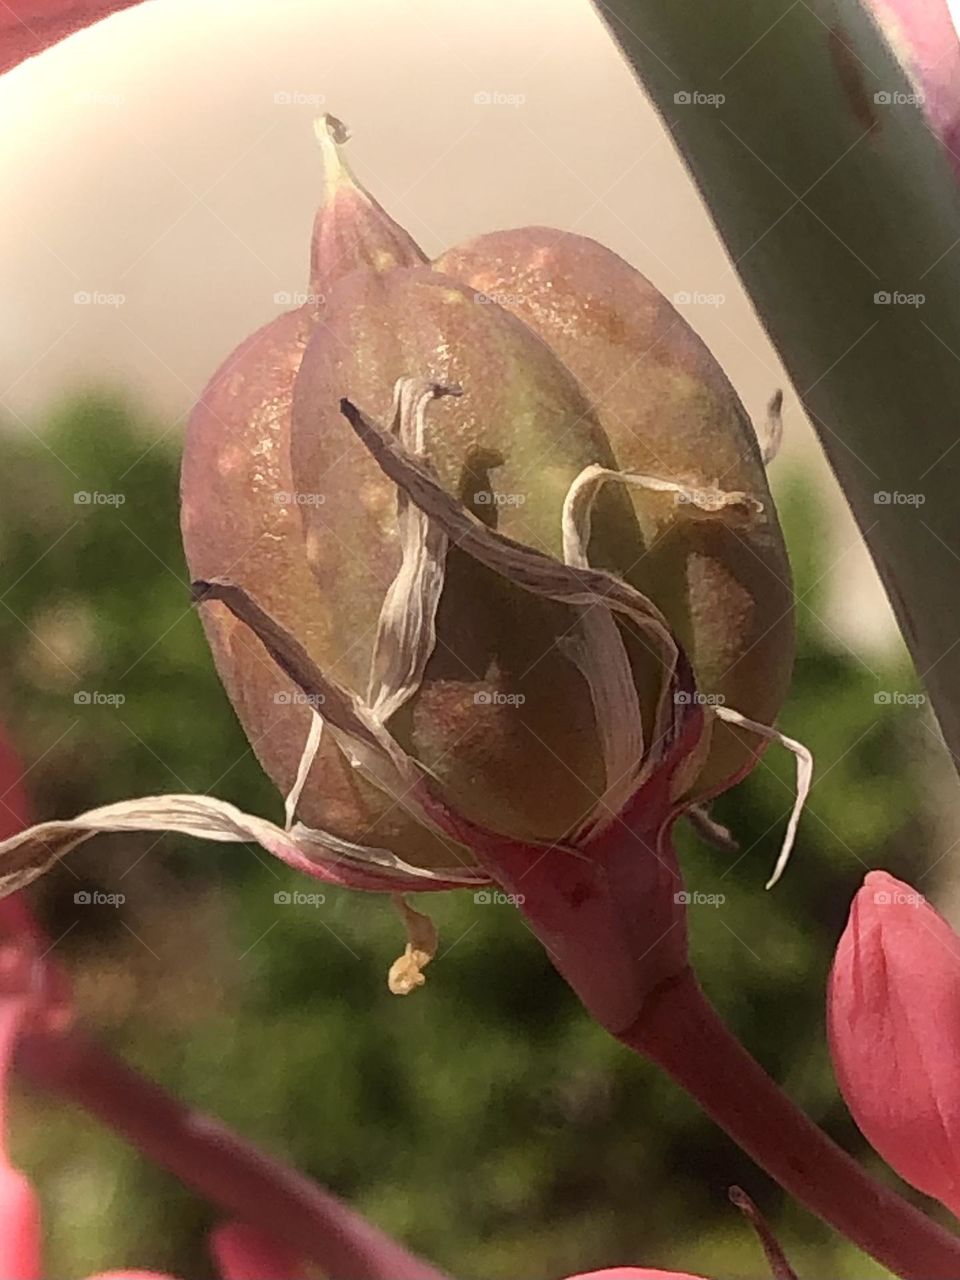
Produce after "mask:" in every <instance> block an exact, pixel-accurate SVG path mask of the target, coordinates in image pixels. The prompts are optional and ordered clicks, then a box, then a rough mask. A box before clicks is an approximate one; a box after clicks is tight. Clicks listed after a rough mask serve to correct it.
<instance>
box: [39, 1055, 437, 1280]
mask: <svg viewBox="0 0 960 1280" xmlns="http://www.w3.org/2000/svg"><path fill="white" fill-rule="evenodd" d="M17 1060H18V1065H19V1066H20V1067H21V1068H22V1069H23V1074H24V1075H25V1077H26V1078H27V1079H28V1080H29V1081H30V1082H31V1083H33V1084H36V1085H39V1086H41V1087H43V1088H44V1089H47V1090H50V1091H51V1092H53V1093H56V1094H59V1095H60V1096H61V1097H63V1098H65V1099H67V1100H68V1101H70V1102H72V1103H75V1104H77V1105H78V1106H81V1107H83V1108H84V1109H85V1110H86V1111H88V1112H90V1113H91V1114H92V1115H94V1116H96V1117H97V1119H98V1120H101V1121H103V1122H104V1123H105V1124H107V1125H109V1126H110V1127H111V1128H112V1129H114V1130H116V1131H117V1132H118V1133H119V1134H121V1135H122V1136H123V1137H124V1138H126V1139H127V1141H128V1142H130V1143H132V1144H133V1145H134V1146H135V1147H136V1148H137V1149H138V1150H139V1151H141V1152H142V1153H143V1154H144V1155H145V1156H147V1157H148V1158H149V1159H151V1160H153V1161H154V1162H155V1163H156V1164H158V1165H160V1166H161V1167H162V1168H164V1169H167V1170H169V1172H171V1173H173V1174H175V1175H176V1176H177V1177H178V1178H179V1179H180V1181H181V1182H183V1183H184V1184H185V1185H186V1186H189V1187H191V1188H192V1189H193V1190H194V1191H197V1192H198V1193H199V1194H200V1195H202V1196H204V1197H205V1198H206V1199H207V1200H209V1201H211V1202H212V1203H213V1204H215V1205H217V1206H219V1208H220V1209H222V1210H223V1211H224V1213H225V1214H226V1215H228V1216H229V1217H230V1218H232V1219H237V1220H239V1221H241V1222H244V1223H246V1224H247V1225H249V1226H253V1227H258V1228H260V1229H261V1230H262V1231H264V1232H265V1233H266V1234H267V1235H268V1236H272V1237H274V1238H276V1239H278V1240H282V1241H284V1242H285V1243H287V1244H288V1245H290V1246H291V1247H292V1248H293V1249H295V1250H297V1252H298V1253H300V1254H301V1255H302V1256H303V1257H304V1258H306V1259H309V1260H310V1261H313V1262H316V1263H318V1264H319V1265H320V1266H321V1267H322V1269H323V1272H324V1274H325V1275H329V1276H331V1277H334V1278H335V1280H386V1278H389V1280H446V1278H445V1277H444V1276H443V1275H442V1273H441V1272H439V1271H437V1270H435V1269H434V1268H433V1267H431V1266H430V1265H429V1264H428V1263H426V1262H423V1261H422V1260H421V1259H419V1258H417V1257H415V1256H414V1255H413V1254H410V1253H407V1251H406V1250H405V1249H403V1248H401V1247H400V1245H398V1244H396V1243H395V1242H394V1241H393V1240H391V1239H390V1238H389V1237H388V1236H385V1235H383V1234H382V1233H381V1232H380V1231H378V1230H377V1229H376V1228H375V1227H372V1226H371V1225H370V1224H369V1223H367V1222H365V1221H364V1219H363V1218H361V1217H360V1215H359V1214H356V1213H354V1212H353V1211H352V1210H350V1209H348V1208H347V1207H346V1206H345V1205H343V1204H341V1203H340V1201H339V1200H337V1198H336V1197H335V1196H333V1195H331V1194H330V1193H329V1192H327V1191H324V1190H323V1188H322V1187H319V1186H317V1185H316V1184H315V1183H313V1182H311V1181H310V1179H308V1178H305V1177H304V1176H303V1175H302V1174H300V1173H298V1172H297V1171H296V1170H294V1169H290V1168H287V1167H286V1166H284V1165H282V1164H280V1163H278V1162H277V1161H275V1160H272V1159H271V1158H270V1157H269V1156H268V1155H266V1154H265V1153H264V1152H262V1151H259V1150H258V1149H257V1148H256V1147H254V1146H253V1145H252V1144H250V1143H248V1142H245V1141H244V1140H243V1139H242V1138H240V1137H238V1136H237V1135H236V1134H233V1133H231V1132H230V1130H229V1129H227V1128H226V1127H225V1126H224V1125H222V1124H220V1122H219V1121H218V1120H215V1119H213V1118H212V1117H210V1116H207V1115H204V1114H203V1113H202V1112H198V1111H193V1110H191V1109H190V1108H189V1107H186V1106H185V1105H184V1104H183V1103H182V1102H179V1101H178V1100H177V1099H176V1098H174V1097H171V1095H170V1094H168V1093H166V1092H165V1091H164V1090H163V1089H162V1088H160V1086H159V1085H156V1084H154V1083H153V1082H152V1081H150V1080H146V1079H144V1077H143V1076H140V1075H139V1074H138V1073H137V1072H136V1071H134V1070H133V1069H132V1068H130V1067H128V1066H126V1065H125V1064H124V1063H123V1062H120V1061H119V1060H118V1059H117V1058H115V1057H114V1056H113V1055H112V1054H111V1053H109V1052H108V1051H107V1050H106V1049H104V1048H102V1047H101V1046H100V1045H97V1044H96V1043H94V1042H93V1041H92V1040H90V1039H88V1038H87V1037H86V1036H84V1035H83V1034H82V1033H80V1032H78V1031H73V1030H71V1031H67V1032H62V1033H59V1034H44V1033H39V1034H36V1035H32V1036H28V1037H26V1038H25V1039H24V1040H23V1041H22V1042H21V1045H20V1048H19V1052H18V1058H17Z"/></svg>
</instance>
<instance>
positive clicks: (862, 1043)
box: [827, 871, 960, 1213]
mask: <svg viewBox="0 0 960 1280" xmlns="http://www.w3.org/2000/svg"><path fill="white" fill-rule="evenodd" d="M827 1015H828V1030H829V1037H830V1052H831V1056H832V1058H833V1066H834V1071H835V1072H836V1076H837V1082H838V1084H839V1086H840V1091H841V1093H842V1094H843V1097H844V1099H845V1101H846V1103H847V1106H848V1107H849V1108H850V1111H851V1114H852V1115H853V1118H854V1119H855V1120H856V1122H857V1124H858V1126H859V1127H860V1129H861V1130H862V1132H863V1134H864V1136H865V1137H866V1138H867V1139H868V1140H869V1141H870V1142H871V1143H872V1144H873V1146H874V1147H875V1148H876V1149H877V1151H878V1152H879V1153H880V1155H881V1156H883V1158H884V1160H886V1161H887V1163H888V1164H890V1165H892V1167H893V1168H894V1169H896V1171H897V1172H898V1173H899V1174H900V1176H901V1177H902V1178H905V1179H906V1181H907V1182H910V1183H912V1185H913V1186H915V1187H917V1188H919V1189H920V1190H921V1191H924V1192H926V1194H927V1195H931V1196H935V1197H936V1198H937V1199H938V1200H941V1201H942V1202H943V1203H944V1204H945V1205H947V1207H948V1208H950V1209H951V1210H952V1211H953V1212H954V1213H958V1212H960V938H958V936H957V934H956V933H955V932H954V931H953V929H951V928H950V926H949V925H948V924H947V922H946V921H945V920H944V919H943V917H942V916H940V915H939V914H938V913H937V912H936V911H935V910H934V909H933V907H931V906H930V905H929V904H928V903H927V902H926V901H925V900H924V898H923V897H922V895H921V894H919V893H917V892H916V891H915V890H914V889H911V887H910V886H909V885H907V884H904V883H903V882H902V881H900V880H896V879H894V877H893V876H891V875H888V874H887V872H885V871H871V872H870V873H869V874H868V875H867V877H866V879H865V880H864V883H863V887H862V888H861V889H860V890H859V891H858V892H857V894H856V896H855V898H854V900H853V905H852V907H851V909H850V918H849V921H848V922H847V927H846V929H845V930H844V933H843V936H842V937H841V939H840V943H839V946H838V947H837V953H836V957H835V959H834V962H833V970H832V972H831V975H830V984H829V991H828V1001H827Z"/></svg>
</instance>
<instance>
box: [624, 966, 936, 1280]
mask: <svg viewBox="0 0 960 1280" xmlns="http://www.w3.org/2000/svg"><path fill="white" fill-rule="evenodd" d="M619 1038H620V1039H621V1040H622V1041H623V1043H624V1044H626V1045H628V1046H629V1047H630V1048H631V1049H635V1050H637V1051H638V1052H639V1053H642V1054H644V1055H645V1056H646V1057H648V1058H651V1059H652V1060H653V1061H654V1062H656V1063H658V1064H659V1065H660V1066H661V1067H663V1068H664V1070H665V1071H667V1072H668V1073H669V1074H670V1075H671V1076H672V1077H673V1079H674V1080H676V1081H677V1083H678V1084H680V1085H682V1086H683V1088H684V1089H686V1090H687V1092H688V1093H689V1094H691V1095H692V1096H693V1097H694V1098H695V1099H696V1100H697V1102H699V1103H700V1105H701V1107H703V1109H704V1111H706V1113H707V1114H708V1115H709V1116H711V1117H712V1119H714V1120H715V1121H716V1123H717V1124H718V1125H719V1126H720V1127H721V1128H722V1129H724V1130H725V1131H726V1132H727V1133H728V1134H729V1135H730V1137H731V1138H732V1139H733V1140H734V1142H736V1143H737V1145H738V1146H739V1147H742V1149H743V1150H744V1151H746V1152H747V1154H748V1155H750V1156H751V1157H752V1158H753V1159H754V1160H755V1161H756V1162H757V1164H758V1165H760V1166H761V1168H763V1169H765V1170H766V1171H767V1173H768V1174H770V1176H771V1177H772V1178H774V1179H775V1180H776V1181H777V1182H778V1183H779V1184H780V1186H781V1187H783V1189H784V1190H785V1191H787V1192H789V1193H790V1195H792V1196H794V1197H795V1198H796V1199H797V1200H799V1201H800V1202H801V1203H802V1204H804V1205H806V1206H807V1208H808V1209H811V1210H812V1211H813V1212H814V1213H815V1214H817V1215H818V1216H819V1217H821V1218H823V1220H824V1221H825V1222H828V1223H830V1224H831V1226H833V1227H835V1228H836V1230H837V1231H839V1232H840V1233H841V1234H842V1235H845V1236H846V1237H847V1238H848V1239H849V1240H852V1241H853V1243H854V1244H856V1245H858V1246H859V1247H860V1248H861V1249H863V1250H864V1252H865V1253H869V1254H870V1255H871V1256H872V1257H874V1258H876V1259H877V1261H878V1262H880V1263H882V1264H883V1265H884V1266H885V1267H888V1268H889V1269H890V1270H891V1271H893V1272H894V1273H895V1274H896V1275H898V1276H902V1277H903V1278H904V1280H958V1277H960V1239H958V1238H957V1237H955V1236H953V1235H951V1234H950V1233H949V1232H948V1231H945V1230H944V1229H943V1228H942V1227H940V1226H938V1225H937V1224H936V1223H935V1222H932V1221H931V1220H930V1219H929V1218H927V1217H926V1216H925V1215H924V1214H923V1213H921V1212H920V1211H919V1210H918V1209H915V1208H914V1207H913V1206H912V1205H910V1204H908V1203H907V1202H906V1201H905V1200H904V1199H902V1197H901V1196H899V1195H897V1194H896V1193H895V1192H894V1191H891V1190H889V1189H888V1188H887V1187H884V1186H881V1185H880V1184H879V1183H878V1182H875V1181H874V1180H873V1178H871V1177H870V1176H869V1175H868V1174H867V1173H865V1172H864V1170H863V1169H861V1168H860V1166H859V1165H858V1164H857V1162H856V1161H855V1160H853V1159H852V1158H851V1157H850V1156H848V1155H847V1153H846V1152H845V1151H842V1150H841V1149H840V1148H839V1147H838V1146H837V1145H836V1144H835V1143H834V1142H833V1141H832V1140H831V1139H830V1138H828V1137H827V1135H826V1134H825V1133H824V1132H823V1131H822V1130H821V1129H819V1128H818V1127H817V1126H816V1125H815V1124H814V1123H813V1122H812V1121H811V1120H810V1119H809V1118H808V1117H807V1116H806V1115H804V1113H803V1112H802V1111H801V1110H800V1109H799V1108H798V1107H796V1106H795V1105H794V1103H792V1102H791V1101H790V1099H789V1098H788V1097H787V1096H786V1094H785V1093H784V1092H783V1091H782V1090H781V1089H780V1088H779V1086H778V1085H776V1084H775V1083H774V1082H773V1080H771V1078H770V1077H769V1076H768V1075H767V1073H766V1072H765V1071H764V1070H763V1068H762V1067H761V1066H760V1065H759V1063H757V1062H755V1061H754V1059H753V1058H752V1057H751V1056H750V1054H749V1053H748V1052H747V1050H746V1049H745V1048H744V1047H743V1045H741V1044H740V1042H739V1041H738V1040H737V1039H736V1037H735V1036H734V1035H733V1033H732V1032H731V1031H730V1030H729V1029H728V1028H727V1027H726V1026H725V1025H724V1023H723V1022H722V1020H721V1019H720V1017H719V1015H718V1014H717V1012H716V1010H715V1009H714V1008H713V1006H712V1005H711V1004H710V1002H709V1001H708V1000H707V998H706V996H705V995H704V994H703V992H702V991H701V990H700V987H699V985H698V983H697V981H696V978H695V977H694V976H693V974H692V973H691V972H690V971H689V970H688V971H687V973H686V974H685V975H683V976H681V977H680V978H679V979H676V980H674V981H673V982H671V983H665V984H664V985H663V986H661V987H660V988H658V989H657V990H656V991H655V992H654V993H653V994H652V995H651V996H650V997H649V1000H648V1003H647V1004H645V1006H644V1012H643V1015H642V1017H641V1018H640V1019H638V1021H637V1023H636V1024H635V1025H634V1027H632V1028H631V1029H630V1030H629V1031H627V1032H625V1033H623V1034H622V1035H621V1036H620V1037H619Z"/></svg>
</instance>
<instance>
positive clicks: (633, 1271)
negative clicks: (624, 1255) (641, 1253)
mask: <svg viewBox="0 0 960 1280" xmlns="http://www.w3.org/2000/svg"><path fill="white" fill-rule="evenodd" d="M568 1280H703V1277H702V1276H692V1275H691V1274H690V1273H689V1271H650V1270H648V1269H647V1268H646V1267H611V1268H610V1269H609V1270H607V1271H585V1272H583V1274H582V1275H579V1276H569V1277H568Z"/></svg>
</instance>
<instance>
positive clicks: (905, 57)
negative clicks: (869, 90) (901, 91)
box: [867, 0, 960, 173]
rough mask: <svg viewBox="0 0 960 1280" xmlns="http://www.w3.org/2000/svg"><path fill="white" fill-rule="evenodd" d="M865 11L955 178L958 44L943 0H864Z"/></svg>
mask: <svg viewBox="0 0 960 1280" xmlns="http://www.w3.org/2000/svg"><path fill="white" fill-rule="evenodd" d="M867 8H868V9H869V10H870V11H871V13H872V14H873V17H874V19H875V20H876V22H877V24H878V26H879V27H880V28H881V30H882V31H883V34H884V35H885V36H886V38H887V40H888V42H889V44H890V47H891V49H892V50H893V52H894V54H896V56H897V58H898V60H899V61H900V63H901V64H902V66H903V69H904V70H905V71H906V73H907V75H908V76H909V77H910V79H911V80H912V81H913V85H914V88H915V89H916V97H917V100H918V101H917V105H918V106H920V107H922V108H923V111H924V113H925V114H926V117H927V119H928V120H929V122H930V126H931V128H932V129H933V131H934V133H936V135H937V137H938V138H939V139H940V141H941V142H942V143H943V145H944V147H945V149H946V152H947V158H948V159H949V161H950V163H951V164H952V165H953V167H954V169H955V170H956V171H957V172H958V173H960V154H958V153H960V41H958V40H957V31H956V28H955V26H954V23H953V18H952V16H951V13H950V8H949V5H948V3H947V0H868V3H867ZM879 92H880V93H883V92H884V90H883V89H881V90H879ZM888 97H889V94H888Z"/></svg>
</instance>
